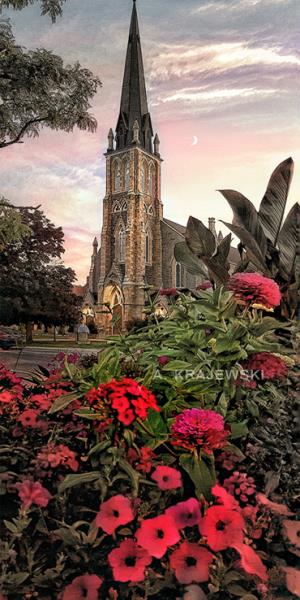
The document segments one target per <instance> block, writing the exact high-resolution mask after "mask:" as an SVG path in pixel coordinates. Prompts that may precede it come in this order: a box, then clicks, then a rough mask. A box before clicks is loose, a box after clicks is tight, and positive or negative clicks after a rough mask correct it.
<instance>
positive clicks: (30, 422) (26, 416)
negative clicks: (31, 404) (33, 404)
mask: <svg viewBox="0 0 300 600" xmlns="http://www.w3.org/2000/svg"><path fill="white" fill-rule="evenodd" d="M39 416H40V413H39V411H38V410H34V409H33V408H27V409H26V410H24V411H23V412H22V414H21V415H20V416H19V417H18V421H20V423H22V425H23V427H31V428H32V429H34V428H36V427H38V418H39Z"/></svg>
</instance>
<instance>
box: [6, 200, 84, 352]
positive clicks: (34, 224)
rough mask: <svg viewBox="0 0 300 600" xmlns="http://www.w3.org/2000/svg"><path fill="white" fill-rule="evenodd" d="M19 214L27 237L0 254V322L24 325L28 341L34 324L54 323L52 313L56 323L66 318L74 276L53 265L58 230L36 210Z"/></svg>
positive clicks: (60, 238)
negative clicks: (36, 322)
mask: <svg viewBox="0 0 300 600" xmlns="http://www.w3.org/2000/svg"><path fill="white" fill-rule="evenodd" d="M19 210H20V213H21V215H22V221H23V223H24V224H25V225H26V226H28V227H29V228H30V230H31V234H30V235H29V236H27V237H24V238H22V239H19V240H15V241H14V242H13V243H11V244H9V245H8V246H7V247H6V248H5V249H4V250H3V251H2V252H0V313H1V315H0V320H1V321H2V322H6V323H13V322H22V323H25V324H26V337H27V341H30V340H31V339H32V322H33V321H34V320H36V321H37V320H39V321H42V322H43V321H44V320H47V319H48V322H49V316H50V315H51V319H52V321H51V322H54V313H55V315H56V317H57V319H58V320H60V319H62V320H63V314H64V312H65V313H66V314H67V315H70V313H69V312H68V310H69V309H68V308H67V304H68V303H69V304H70V307H72V306H74V303H75V299H74V298H73V295H72V292H71V287H72V285H73V282H74V280H75V273H74V272H73V271H72V270H71V269H66V268H65V267H64V266H63V265H61V264H57V261H59V260H60V258H61V256H62V254H63V252H64V247H63V231H62V228H61V227H55V226H54V225H53V223H51V222H50V221H49V219H47V217H46V216H45V215H44V214H43V212H42V211H41V210H39V209H31V208H26V209H19ZM55 290H56V291H55ZM60 295H61V298H62V299H61V300H60V299H59V297H60ZM55 306H56V311H55V310H54V309H55ZM72 310H73V309H72ZM72 314H73V313H72ZM56 317H55V318H56Z"/></svg>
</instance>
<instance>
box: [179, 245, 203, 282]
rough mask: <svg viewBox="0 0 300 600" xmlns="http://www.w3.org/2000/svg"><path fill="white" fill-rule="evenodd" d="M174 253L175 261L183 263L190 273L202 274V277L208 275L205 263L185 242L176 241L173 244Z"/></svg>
mask: <svg viewBox="0 0 300 600" xmlns="http://www.w3.org/2000/svg"><path fill="white" fill-rule="evenodd" d="M174 255H175V259H176V261H177V262H178V263H180V264H181V265H183V266H184V267H185V268H186V270H187V271H188V273H191V275H203V277H206V278H207V277H208V274H207V272H206V270H205V265H204V264H203V262H202V261H201V260H200V258H198V257H197V256H196V255H195V254H194V253H193V252H192V250H190V248H189V247H188V245H187V243H186V242H178V243H177V244H176V245H175V249H174Z"/></svg>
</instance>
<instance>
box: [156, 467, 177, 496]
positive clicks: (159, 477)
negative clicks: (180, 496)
mask: <svg viewBox="0 0 300 600" xmlns="http://www.w3.org/2000/svg"><path fill="white" fill-rule="evenodd" d="M151 479H153V480H154V481H156V483H157V485H158V487H159V488H160V489H161V490H164V491H165V490H175V489H177V488H180V487H182V477H181V473H180V471H178V470H177V469H173V468H172V467H167V466H158V467H157V468H156V469H155V471H154V472H153V473H152V475H151Z"/></svg>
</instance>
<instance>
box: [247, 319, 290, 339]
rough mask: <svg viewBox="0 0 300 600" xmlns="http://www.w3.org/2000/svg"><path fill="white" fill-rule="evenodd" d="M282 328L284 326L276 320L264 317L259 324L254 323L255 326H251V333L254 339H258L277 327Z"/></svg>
mask: <svg viewBox="0 0 300 600" xmlns="http://www.w3.org/2000/svg"><path fill="white" fill-rule="evenodd" d="M282 326H283V327H284V326H285V324H284V323H283V324H282V323H279V321H277V319H274V318H273V317H264V318H263V319H262V321H261V323H256V324H255V325H251V329H250V330H251V333H253V334H254V335H255V337H260V336H261V335H263V334H264V333H267V332H268V331H274V330H275V329H277V328H278V327H282Z"/></svg>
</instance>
